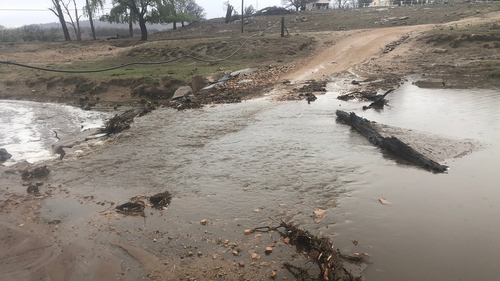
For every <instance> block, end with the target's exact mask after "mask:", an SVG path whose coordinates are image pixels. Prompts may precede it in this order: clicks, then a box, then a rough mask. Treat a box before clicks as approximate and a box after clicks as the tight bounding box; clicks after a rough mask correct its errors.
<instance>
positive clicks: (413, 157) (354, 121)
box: [336, 110, 448, 173]
mask: <svg viewBox="0 0 500 281" xmlns="http://www.w3.org/2000/svg"><path fill="white" fill-rule="evenodd" d="M336 114H337V117H338V118H339V119H340V120H342V121H343V122H345V123H346V124H348V125H351V126H352V127H353V128H354V129H356V130H357V131H358V132H360V133H361V134H362V135H363V136H365V137H366V138H367V139H368V140H369V141H370V142H371V143H372V144H374V145H376V146H378V147H380V148H382V149H384V150H385V151H387V152H388V153H391V154H393V155H396V156H398V157H400V158H403V159H405V160H407V161H409V162H411V163H413V164H415V165H418V166H422V167H424V168H426V169H429V170H432V171H434V172H439V173H443V172H445V171H446V170H447V168H448V166H446V165H441V164H439V163H437V162H436V161H433V160H431V159H429V158H427V157H426V156H424V155H423V154H422V153H420V152H418V151H416V150H415V149H413V148H411V147H410V146H409V145H407V144H406V143H404V142H402V141H400V140H399V139H398V138H396V137H387V138H386V137H383V136H382V135H381V134H380V133H379V132H378V131H377V130H376V129H375V128H373V126H372V125H371V122H370V121H369V120H367V119H365V118H362V117H359V116H357V115H356V114H355V113H354V112H351V113H347V112H345V111H342V110H337V112H336Z"/></svg>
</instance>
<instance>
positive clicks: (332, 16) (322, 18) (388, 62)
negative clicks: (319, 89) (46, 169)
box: [0, 3, 499, 108]
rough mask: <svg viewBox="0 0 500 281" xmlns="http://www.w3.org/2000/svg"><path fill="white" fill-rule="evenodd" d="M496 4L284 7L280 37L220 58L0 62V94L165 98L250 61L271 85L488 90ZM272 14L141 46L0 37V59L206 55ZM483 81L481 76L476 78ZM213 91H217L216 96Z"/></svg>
mask: <svg viewBox="0 0 500 281" xmlns="http://www.w3.org/2000/svg"><path fill="white" fill-rule="evenodd" d="M498 10H499V7H498V6H497V5H494V4H489V3H485V4H470V3H456V4H450V5H422V6H415V7H389V8H367V9H356V10H351V11H337V10H334V11H318V12H314V13H302V14H287V15H284V16H285V22H286V26H287V29H288V30H289V32H290V35H289V36H287V37H285V38H280V37H279V28H278V27H273V28H271V29H269V30H268V31H266V33H265V34H264V36H260V37H257V38H254V39H252V40H251V41H250V42H249V43H248V44H247V45H245V46H244V47H243V49H242V50H241V52H239V53H238V54H236V55H235V56H234V57H232V58H231V59H229V60H227V61H223V62H217V63H204V62H196V61H192V60H180V61H177V62H174V63H171V64H165V65H134V66H130V67H126V68H122V69H118V70H113V71H109V72H102V73H94V74H59V73H50V72H42V71H35V70H28V69H24V68H18V67H14V66H10V67H9V66H6V65H2V66H0V74H1V78H0V98H4V99H27V100H40V101H55V102H65V103H73V104H78V105H81V106H83V107H87V108H88V107H93V106H94V105H101V106H102V105H104V106H119V105H120V104H122V103H140V102H142V103H145V102H147V101H151V102H156V103H159V104H168V103H166V101H168V100H169V99H170V98H171V97H172V95H173V93H174V92H175V90H176V89H177V88H178V87H179V86H184V85H187V84H188V83H189V81H190V80H191V77H193V76H196V75H201V76H202V77H204V78H206V80H207V82H209V81H214V80H217V79H219V78H221V77H223V76H224V75H225V74H227V73H230V72H232V71H236V70H239V69H244V68H249V67H251V68H255V69H261V70H268V69H270V68H272V69H286V70H287V71H286V72H284V71H281V70H280V71H278V72H276V73H273V78H275V79H273V80H272V81H271V82H272V83H275V84H280V82H282V81H284V80H286V79H289V80H291V81H292V85H293V84H294V83H293V82H298V83H300V81H306V80H310V79H316V80H326V79H329V78H330V77H332V76H343V77H354V76H352V74H353V73H355V74H356V75H360V76H362V77H364V78H370V79H371V80H377V78H383V79H386V80H388V83H386V84H387V85H394V84H397V83H398V81H399V79H400V78H401V77H403V76H404V75H407V74H412V73H426V74H432V75H435V74H438V75H448V76H450V74H451V76H455V77H457V76H460V78H458V79H454V78H453V77H449V78H447V80H450V79H451V80H453V79H454V80H456V81H457V82H461V83H460V85H457V86H474V85H476V86H477V85H481V86H486V87H488V86H492V85H494V84H495V83H496V76H498V73H497V72H498V65H497V60H498V58H497V50H498V48H497V45H498V44H496V43H495V42H497V41H498V40H497V34H496V33H497V27H496V26H497V23H496V21H497V11H498ZM280 18H281V15H271V16H255V17H251V18H248V19H246V21H245V33H243V34H241V31H240V23H239V22H233V23H229V24H225V23H223V22H222V21H221V20H220V19H214V20H209V21H204V22H199V23H195V24H192V25H190V26H186V27H184V28H179V29H178V30H171V31H168V32H163V33H160V34H155V35H152V36H151V41H150V42H147V43H142V42H138V41H137V39H135V38H132V39H121V40H114V41H106V40H99V41H97V42H90V41H86V42H53V43H41V42H36V43H2V44H0V60H3V61H14V62H19V63H26V64H30V65H35V66H40V67H47V68H51V69H64V70H91V69H102V68H107V67H110V66H116V65H120V64H125V63H130V62H158V61H166V60H170V59H173V58H177V57H179V56H182V55H190V56H196V57H200V58H203V59H207V60H215V59H218V58H223V57H226V56H228V55H229V54H231V53H232V52H233V51H234V50H235V49H237V48H238V47H239V46H240V44H241V43H242V42H243V41H244V39H245V38H247V36H249V35H251V34H255V33H256V32H259V31H261V30H264V29H266V28H269V27H272V26H273V25H274V23H275V22H277V21H278V20H279V19H280ZM457 21H458V22H457ZM482 21H484V22H482ZM366 29H368V30H366ZM408 36H409V38H407V39H405V40H402V38H406V37H408ZM437 49H445V50H446V51H445V52H443V53H441V52H440V51H437V52H436V50H437ZM463 76H466V77H467V78H469V79H465V80H466V81H467V83H464V81H465V80H464V79H463ZM484 77H487V78H486V79H485V78H484ZM479 80H481V81H479ZM484 80H487V81H486V82H487V83H482V82H484ZM453 84H454V83H451V84H450V85H453ZM253 86H254V87H255V88H254V90H253V91H250V90H248V89H249V87H244V89H242V88H243V87H232V86H231V87H229V88H228V90H225V91H222V92H218V93H215V92H210V93H206V94H203V95H202V96H201V97H200V98H199V99H198V100H202V103H203V104H207V103H212V101H214V100H219V101H221V102H238V101H240V100H243V99H247V98H252V97H255V96H259V95H262V94H264V93H265V92H267V91H269V90H270V83H258V84H254V85H253ZM379 86H384V85H379ZM288 90H289V88H287V87H285V88H284V89H283V91H288ZM227 92H231V94H230V95H227ZM221 93H222V94H221ZM218 94H221V96H220V97H216V96H217V95H218Z"/></svg>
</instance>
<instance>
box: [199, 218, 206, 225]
mask: <svg viewBox="0 0 500 281" xmlns="http://www.w3.org/2000/svg"><path fill="white" fill-rule="evenodd" d="M207 222H208V221H207V220H206V219H202V220H201V221H200V223H201V225H207Z"/></svg>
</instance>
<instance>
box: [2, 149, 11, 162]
mask: <svg viewBox="0 0 500 281" xmlns="http://www.w3.org/2000/svg"><path fill="white" fill-rule="evenodd" d="M10 158H12V155H11V154H10V153H8V152H7V150H6V149H5V148H0V162H5V161H7V160H9V159H10Z"/></svg>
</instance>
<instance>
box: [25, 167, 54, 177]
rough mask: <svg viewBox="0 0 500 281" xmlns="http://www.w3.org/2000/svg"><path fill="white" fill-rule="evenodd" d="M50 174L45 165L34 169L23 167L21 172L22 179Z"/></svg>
mask: <svg viewBox="0 0 500 281" xmlns="http://www.w3.org/2000/svg"><path fill="white" fill-rule="evenodd" d="M49 174H50V171H49V169H47V166H40V167H36V168H34V169H25V170H24V171H22V173H21V177H22V178H23V180H29V179H35V178H45V177H47V176H48V175H49Z"/></svg>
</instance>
